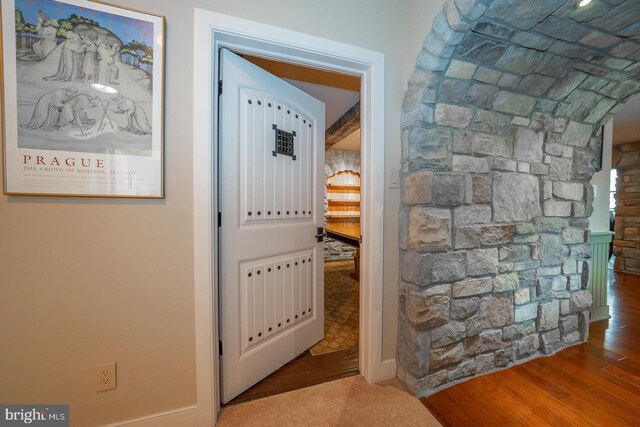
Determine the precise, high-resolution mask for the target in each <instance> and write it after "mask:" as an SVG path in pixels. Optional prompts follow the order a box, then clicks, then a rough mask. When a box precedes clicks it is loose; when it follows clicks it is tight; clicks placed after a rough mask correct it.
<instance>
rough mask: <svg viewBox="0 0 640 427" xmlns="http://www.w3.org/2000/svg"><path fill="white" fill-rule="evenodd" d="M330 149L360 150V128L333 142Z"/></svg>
mask: <svg viewBox="0 0 640 427" xmlns="http://www.w3.org/2000/svg"><path fill="white" fill-rule="evenodd" d="M329 150H342V151H360V129H358V130H356V131H354V132H353V133H351V134H350V135H347V136H346V137H345V138H344V139H342V140H341V141H339V142H337V143H335V144H333V145H332V146H331V148H329Z"/></svg>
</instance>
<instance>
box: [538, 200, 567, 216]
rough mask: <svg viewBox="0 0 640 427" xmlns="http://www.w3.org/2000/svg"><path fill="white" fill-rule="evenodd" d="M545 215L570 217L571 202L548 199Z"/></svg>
mask: <svg viewBox="0 0 640 427" xmlns="http://www.w3.org/2000/svg"><path fill="white" fill-rule="evenodd" d="M544 214H545V216H557V217H569V216H571V203H570V202H558V201H555V200H547V201H546V202H544Z"/></svg>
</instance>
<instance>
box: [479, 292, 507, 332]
mask: <svg viewBox="0 0 640 427" xmlns="http://www.w3.org/2000/svg"><path fill="white" fill-rule="evenodd" d="M478 316H479V317H480V320H481V321H482V327H483V329H488V328H499V327H502V326H507V325H510V324H511V323H513V320H514V308H513V296H512V295H489V296H486V297H483V298H482V299H481V300H480V308H479V309H478Z"/></svg>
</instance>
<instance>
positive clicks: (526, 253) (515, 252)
mask: <svg viewBox="0 0 640 427" xmlns="http://www.w3.org/2000/svg"><path fill="white" fill-rule="evenodd" d="M498 255H499V259H500V262H520V261H528V260H530V259H531V249H530V247H529V245H511V246H503V247H501V248H500V250H499V251H498Z"/></svg>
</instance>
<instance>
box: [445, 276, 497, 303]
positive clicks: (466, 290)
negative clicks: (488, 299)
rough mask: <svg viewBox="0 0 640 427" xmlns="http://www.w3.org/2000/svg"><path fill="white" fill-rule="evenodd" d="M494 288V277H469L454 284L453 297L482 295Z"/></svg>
mask: <svg viewBox="0 0 640 427" xmlns="http://www.w3.org/2000/svg"><path fill="white" fill-rule="evenodd" d="M492 289H493V279H492V278H490V277H484V278H482V279H469V280H464V281H462V282H457V283H454V284H453V297H454V298H464V297H470V296H474V295H481V294H486V293H489V292H491V291H492Z"/></svg>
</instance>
